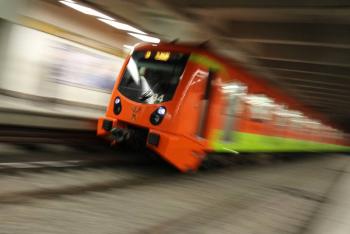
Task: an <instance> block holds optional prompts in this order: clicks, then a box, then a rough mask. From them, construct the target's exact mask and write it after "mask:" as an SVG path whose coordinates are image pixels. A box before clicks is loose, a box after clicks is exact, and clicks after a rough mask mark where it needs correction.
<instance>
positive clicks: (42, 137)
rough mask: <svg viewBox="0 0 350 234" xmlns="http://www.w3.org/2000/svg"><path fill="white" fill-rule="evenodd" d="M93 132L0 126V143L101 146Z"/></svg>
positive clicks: (100, 141) (99, 140)
mask: <svg viewBox="0 0 350 234" xmlns="http://www.w3.org/2000/svg"><path fill="white" fill-rule="evenodd" d="M102 142H103V141H102V140H101V139H99V138H98V137H96V132H95V131H93V130H77V129H62V128H60V129H55V128H37V127H22V126H11V125H0V143H20V144H33V143H49V144H69V145H81V144H85V145H89V144H90V145H91V144H102Z"/></svg>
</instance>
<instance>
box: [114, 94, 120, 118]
mask: <svg viewBox="0 0 350 234" xmlns="http://www.w3.org/2000/svg"><path fill="white" fill-rule="evenodd" d="M121 111H122V102H121V100H120V97H116V98H115V99H114V108H113V112H114V114H116V115H119V114H120V112H121Z"/></svg>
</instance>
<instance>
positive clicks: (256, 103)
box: [246, 95, 275, 122]
mask: <svg viewBox="0 0 350 234" xmlns="http://www.w3.org/2000/svg"><path fill="white" fill-rule="evenodd" d="M246 102H247V103H248V104H249V109H250V119H251V120H253V121H256V122H267V121H271V120H272V112H273V108H274V106H275V103H274V101H273V100H272V99H270V98H268V97H267V96H265V95H247V96H246Z"/></svg>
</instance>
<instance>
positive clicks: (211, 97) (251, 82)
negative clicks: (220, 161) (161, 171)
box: [97, 43, 350, 172]
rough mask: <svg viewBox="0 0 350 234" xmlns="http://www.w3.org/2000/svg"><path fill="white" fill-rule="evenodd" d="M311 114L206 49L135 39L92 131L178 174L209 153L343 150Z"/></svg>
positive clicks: (339, 136) (340, 139)
mask: <svg viewBox="0 0 350 234" xmlns="http://www.w3.org/2000/svg"><path fill="white" fill-rule="evenodd" d="M314 116H316V115H315V114H314V113H312V112H311V111H309V110H306V109H305V108H304V107H303V106H302V105H301V104H299V103H298V102H296V101H295V100H294V99H292V98H290V97H289V96H286V95H285V94H284V93H282V92H279V90H278V89H276V88H274V87H272V86H270V85H268V84H266V83H265V82H263V80H261V79H259V78H258V77H255V76H253V75H250V74H249V73H248V72H246V71H245V70H244V69H242V68H241V67H239V66H235V65H233V62H232V61H230V60H228V59H225V58H222V57H221V56H219V55H216V54H215V53H212V52H210V51H208V50H207V49H204V48H201V47H196V46H189V45H178V44H172V43H168V44H167V43H160V44H142V45H138V46H136V47H135V48H134V50H133V52H132V53H131V54H130V55H129V56H128V57H127V58H126V60H125V63H124V65H123V67H122V69H121V72H120V74H119V76H118V78H117V80H116V83H115V86H114V90H113V92H112V95H111V99H110V103H109V105H108V107H107V111H106V115H105V116H103V117H101V118H99V120H98V126H97V134H98V135H99V136H103V137H109V139H111V141H113V142H116V143H117V144H122V143H123V142H131V145H136V144H140V145H143V146H146V147H147V148H149V149H151V150H152V151H154V152H156V153H157V154H158V155H159V156H161V157H162V158H164V159H165V160H166V161H168V162H169V163H171V164H172V165H174V166H175V167H176V168H178V169H179V170H181V171H183V172H187V171H193V170H196V169H197V168H198V167H199V166H200V164H201V162H202V161H203V159H204V158H205V157H206V155H207V154H208V153H211V152H222V153H223V152H225V153H235V154H237V153H240V152H304V151H349V149H350V147H349V144H348V142H346V140H345V134H344V133H342V132H340V131H338V130H336V129H334V128H331V127H329V126H325V124H324V123H323V122H322V120H321V119H317V120H315V118H313V117H314ZM322 131H323V132H322ZM330 132H332V134H331V133H330Z"/></svg>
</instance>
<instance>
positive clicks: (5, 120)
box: [0, 95, 105, 130]
mask: <svg viewBox="0 0 350 234" xmlns="http://www.w3.org/2000/svg"><path fill="white" fill-rule="evenodd" d="M104 111H105V110H104V107H93V106H84V105H70V104H69V103H54V102H48V101H45V99H43V100H42V101H41V100H27V99H24V98H20V97H12V96H7V95H0V125H16V126H26V127H43V128H64V129H89V130H92V129H94V128H95V127H96V121H97V118H98V117H99V116H101V115H103V114H104Z"/></svg>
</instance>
